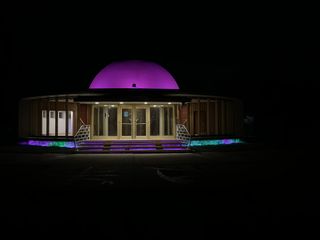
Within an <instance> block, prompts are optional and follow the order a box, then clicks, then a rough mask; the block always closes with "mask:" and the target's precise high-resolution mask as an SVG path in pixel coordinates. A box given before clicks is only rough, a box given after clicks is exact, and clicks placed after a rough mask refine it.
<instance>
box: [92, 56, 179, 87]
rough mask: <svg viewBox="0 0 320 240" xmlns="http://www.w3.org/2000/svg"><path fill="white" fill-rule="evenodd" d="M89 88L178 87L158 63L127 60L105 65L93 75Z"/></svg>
mask: <svg viewBox="0 0 320 240" xmlns="http://www.w3.org/2000/svg"><path fill="white" fill-rule="evenodd" d="M89 88H90V89H108V88H138V89H139V88H140V89H141V88H142V89H143V88H145V89H179V86H178V84H177V83H176V81H175V80H174V78H173V77H172V76H171V74H170V73H169V72H168V71H167V70H166V69H164V68H163V67H161V66H160V65H159V64H156V63H153V62H147V61H140V60H129V61H121V62H113V63H111V64H109V65H107V66H106V67H105V68H103V69H102V70H101V71H100V72H99V73H98V74H97V75H96V76H95V78H94V79H93V81H92V82H91V85H90V87H89Z"/></svg>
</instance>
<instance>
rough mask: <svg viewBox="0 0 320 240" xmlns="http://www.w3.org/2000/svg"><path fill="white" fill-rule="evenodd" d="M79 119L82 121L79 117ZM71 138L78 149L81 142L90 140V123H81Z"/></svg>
mask: <svg viewBox="0 0 320 240" xmlns="http://www.w3.org/2000/svg"><path fill="white" fill-rule="evenodd" d="M80 121H81V122H83V121H82V120H81V119H80ZM73 138H74V145H75V147H76V148H77V149H78V146H79V144H80V143H81V142H83V141H86V140H90V125H86V124H82V125H81V126H80V128H79V130H78V131H77V133H76V134H75V135H74V137H73Z"/></svg>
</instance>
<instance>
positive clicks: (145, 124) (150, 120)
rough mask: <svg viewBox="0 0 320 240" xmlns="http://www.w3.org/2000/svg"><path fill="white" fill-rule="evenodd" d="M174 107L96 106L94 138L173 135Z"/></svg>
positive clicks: (144, 137) (135, 137) (138, 137)
mask: <svg viewBox="0 0 320 240" xmlns="http://www.w3.org/2000/svg"><path fill="white" fill-rule="evenodd" d="M173 116H174V112H173V107H172V106H162V105H138V104H132V105H125V104H120V105H103V106H94V107H93V134H92V136H93V138H94V139H162V138H172V137H174V117H173Z"/></svg>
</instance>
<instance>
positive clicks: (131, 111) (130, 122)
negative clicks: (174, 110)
mask: <svg viewBox="0 0 320 240" xmlns="http://www.w3.org/2000/svg"><path fill="white" fill-rule="evenodd" d="M147 112H148V108H147V107H142V106H123V107H121V134H120V138H121V139H144V138H146V137H147V118H148V115H147ZM148 122H149V121H148Z"/></svg>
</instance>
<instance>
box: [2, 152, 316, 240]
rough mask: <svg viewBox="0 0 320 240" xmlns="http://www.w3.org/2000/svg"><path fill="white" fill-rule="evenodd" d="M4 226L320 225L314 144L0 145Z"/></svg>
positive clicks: (61, 232)
mask: <svg viewBox="0 0 320 240" xmlns="http://www.w3.org/2000/svg"><path fill="white" fill-rule="evenodd" d="M0 180H1V181H0V187H1V205H0V206H1V207H0V210H1V219H2V224H1V234H2V235H3V236H4V235H5V236H11V237H23V238H25V237H29V236H31V237H33V238H34V237H40V238H42V239H47V238H55V239H56V238H58V237H59V238H60V237H68V238H78V237H88V238H91V237H93V236H103V237H104V238H105V239H132V238H139V239H172V238H174V239H183V238H186V237H189V238H190V237H191V238H194V239H209V238H213V237H215V236H217V237H218V236H219V237H221V236H223V237H227V236H233V237H237V238H238V237H241V236H243V235H246V236H249V235H250V236H252V237H254V238H258V237H259V238H260V237H261V236H267V237H279V236H281V237H289V236H290V237H292V236H299V235H300V236H301V237H302V236H303V237H306V236H308V235H310V236H311V235H315V234H316V235H319V233H318V231H317V229H318V224H319V220H318V217H319V197H318V165H317V157H316V156H313V155H312V154H311V153H310V149H307V148H297V147H294V148H275V147H267V146H259V147H257V146H256V147H252V148H250V147H249V148H248V147H246V148H243V149H242V148H236V149H232V148H229V149H228V148H223V149H222V150H217V151H211V152H202V153H200V152H198V153H184V154H120V155H110V154H108V155H104V154H82V155H81V154H70V153H68V154H63V153H22V152H20V153H12V152H10V151H7V152H3V153H1V154H0Z"/></svg>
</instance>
